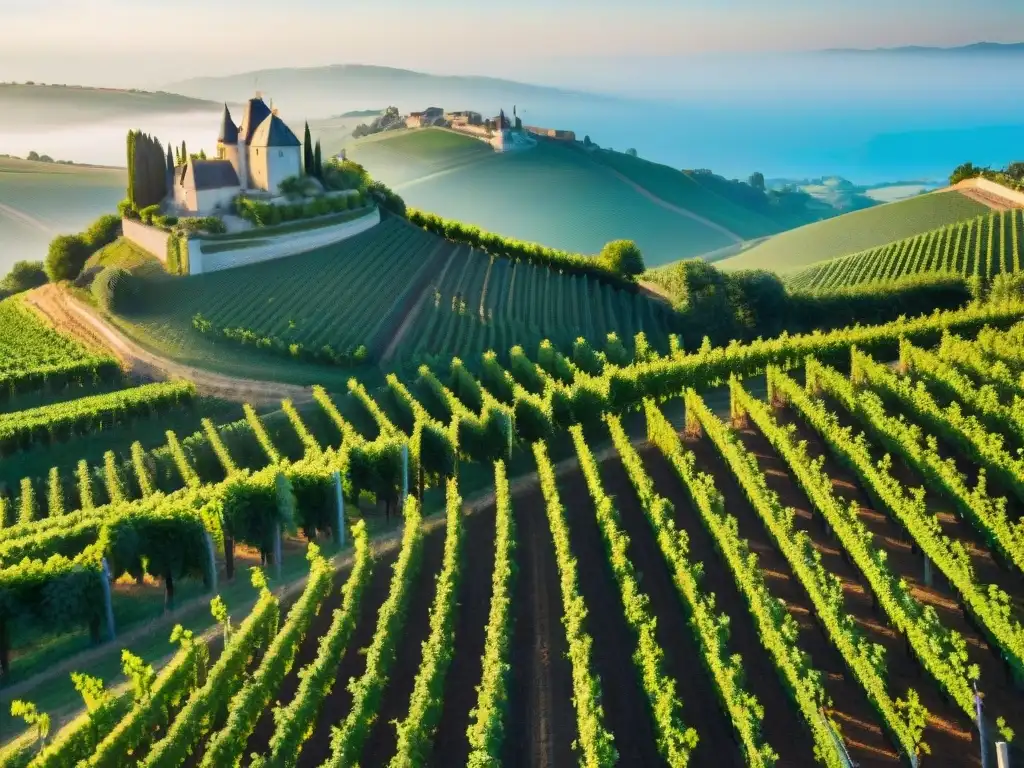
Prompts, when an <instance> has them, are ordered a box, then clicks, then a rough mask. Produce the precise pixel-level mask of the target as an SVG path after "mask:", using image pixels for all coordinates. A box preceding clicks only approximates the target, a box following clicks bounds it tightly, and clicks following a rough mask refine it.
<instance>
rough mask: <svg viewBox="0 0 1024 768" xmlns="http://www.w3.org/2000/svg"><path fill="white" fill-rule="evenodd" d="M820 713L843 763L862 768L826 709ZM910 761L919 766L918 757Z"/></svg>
mask: <svg viewBox="0 0 1024 768" xmlns="http://www.w3.org/2000/svg"><path fill="white" fill-rule="evenodd" d="M818 714H820V715H821V720H822V722H824V723H825V727H826V728H828V733H829V735H830V736H831V737H832V740H833V741H834V742H835V745H836V751H837V752H838V753H839V754H840V756H841V757H842V759H843V764H844V765H845V766H846V768H860V766H859V765H858V764H857V763H855V762H853V758H852V757H850V753H849V752H848V751H847V750H846V744H844V743H843V740H842V738H840V736H839V734H838V733H836V729H835V728H834V727H833V726H832V722H831V721H830V720H829V719H828V717H826V716H825V710H824V709H822V710H821V712H819V713H818ZM910 761H911V764H912V765H913V766H914V768H917V757H916V756H911V758H910Z"/></svg>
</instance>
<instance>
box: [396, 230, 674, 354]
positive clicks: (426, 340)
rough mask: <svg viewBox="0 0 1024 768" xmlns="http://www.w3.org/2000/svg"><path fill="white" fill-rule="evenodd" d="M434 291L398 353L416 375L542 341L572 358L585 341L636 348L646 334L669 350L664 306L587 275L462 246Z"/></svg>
mask: <svg viewBox="0 0 1024 768" xmlns="http://www.w3.org/2000/svg"><path fill="white" fill-rule="evenodd" d="M432 287H433V291H432V292H430V291H428V293H427V294H426V295H425V297H424V301H423V303H422V304H421V305H420V306H419V307H418V311H417V312H416V314H414V315H412V316H411V317H410V318H409V320H408V324H409V330H408V331H407V332H406V333H405V335H404V336H403V337H402V340H401V343H400V344H399V345H398V348H397V350H396V353H397V356H398V358H399V360H401V361H402V362H403V363H406V364H409V365H411V366H412V367H413V368H415V366H417V365H418V364H419V363H420V362H423V361H425V360H426V361H430V362H433V363H435V364H442V365H443V364H444V363H445V362H446V361H447V360H449V359H451V358H452V357H461V358H463V359H465V360H467V361H475V360H479V359H480V356H481V355H482V354H483V353H484V352H486V351H487V350H489V349H493V350H496V351H498V350H507V349H509V348H511V347H512V346H514V345H515V344H523V345H524V346H527V347H528V348H531V349H532V348H534V346H535V345H536V344H538V343H539V342H540V341H541V340H542V339H548V340H550V341H551V342H552V343H554V344H555V345H556V346H557V347H558V348H559V349H561V350H563V351H566V352H567V351H568V350H570V349H572V345H573V343H574V342H575V341H576V339H577V338H580V337H583V338H585V339H587V340H588V341H589V342H591V344H593V345H594V346H602V343H603V341H604V339H606V338H607V336H608V334H609V333H615V334H617V335H618V336H619V338H620V339H623V340H625V341H626V342H630V341H631V340H632V339H633V337H634V336H635V335H636V334H637V333H640V332H641V331H643V332H644V333H645V334H646V336H647V339H648V341H649V342H650V343H651V344H652V345H654V347H655V348H657V349H663V350H667V349H668V334H669V333H670V331H671V329H672V321H673V318H672V313H671V310H670V309H669V308H668V307H667V306H666V305H664V304H663V303H661V302H658V301H652V300H651V299H650V298H649V297H648V296H646V295H645V294H643V293H629V292H627V291H621V290H617V289H614V288H612V287H611V286H608V285H602V284H601V283H599V282H597V281H596V280H594V279H593V278H590V277H587V276H585V275H583V276H576V275H565V274H562V273H560V272H556V271H554V270H552V269H546V268H544V267H539V266H536V265H533V264H528V263H526V262H514V261H511V260H510V259H503V258H492V257H490V256H488V255H487V254H485V253H481V252H479V251H475V250H471V249H470V248H468V247H461V248H458V249H455V250H453V251H452V253H451V256H450V261H449V262H448V263H447V264H446V267H445V269H444V270H443V272H442V274H441V275H440V278H439V279H438V280H437V282H436V283H432ZM502 354H503V353H502Z"/></svg>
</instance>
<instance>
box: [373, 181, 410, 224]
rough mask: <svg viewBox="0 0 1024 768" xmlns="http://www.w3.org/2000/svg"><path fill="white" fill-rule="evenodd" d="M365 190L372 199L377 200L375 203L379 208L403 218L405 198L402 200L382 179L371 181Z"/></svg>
mask: <svg viewBox="0 0 1024 768" xmlns="http://www.w3.org/2000/svg"><path fill="white" fill-rule="evenodd" d="M366 191H367V192H368V193H369V194H370V196H371V197H372V198H373V199H374V200H376V201H377V204H378V205H379V206H380V207H381V208H383V209H384V210H386V211H391V213H393V214H395V215H396V216H401V217H402V218H403V219H404V218H405V214H406V207H405V200H403V199H402V198H401V197H400V196H399V195H398V194H397V193H396V192H394V191H393V190H392V189H391V188H390V187H389V186H388V185H387V184H385V183H384V182H382V181H372V182H370V184H369V185H368V186H367V187H366Z"/></svg>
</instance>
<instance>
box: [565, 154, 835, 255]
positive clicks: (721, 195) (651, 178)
mask: <svg viewBox="0 0 1024 768" xmlns="http://www.w3.org/2000/svg"><path fill="white" fill-rule="evenodd" d="M580 151H586V150H583V149H582V148H581V149H580ZM589 156H590V157H591V159H593V160H594V161H595V162H598V163H601V164H603V165H606V166H608V167H609V168H610V169H612V170H613V171H615V172H616V173H620V174H622V175H623V176H625V177H626V178H627V179H629V180H630V181H632V182H634V183H636V184H639V185H640V186H641V187H643V188H644V189H646V190H647V191H648V192H650V193H652V194H654V195H656V196H657V197H659V198H661V199H662V200H665V201H666V202H668V203H671V204H672V205H677V206H679V207H680V208H685V209H687V210H689V211H692V212H693V213H695V214H698V215H700V216H705V217H707V218H708V219H710V220H711V221H713V222H715V223H716V224H721V225H722V226H724V227H726V228H728V229H729V230H731V231H732V232H735V233H736V234H737V235H739V236H740V237H742V238H744V239H746V240H752V239H756V238H759V237H764V236H766V235H772V234H775V233H776V232H780V231H782V230H786V229H792V228H793V227H799V226H802V225H803V224H807V223H808V222H810V221H817V220H818V219H820V218H822V217H824V216H827V215H832V214H834V213H835V211H834V210H832V209H829V208H827V206H823V205H815V206H814V207H813V208H812V209H811V210H801V211H792V210H786V209H784V208H782V207H781V206H779V205H774V204H772V203H771V202H770V201H769V199H768V198H767V197H764V198H761V199H758V197H757V196H756V195H754V194H750V195H749V196H748V197H747V199H745V200H738V199H730V198H729V197H727V196H726V195H727V194H728V192H727V187H728V186H731V185H729V183H728V182H726V181H725V180H724V179H721V177H715V176H714V175H712V174H707V173H693V172H690V173H683V172H681V171H678V170H676V169H675V168H671V167H669V166H667V165H662V164H661V163H654V162H651V161H650V160H644V159H643V158H639V157H633V156H631V155H627V154H625V153H623V152H614V151H611V150H606V149H595V150H593V151H591V152H589ZM722 182H725V183H722ZM750 192H753V190H750Z"/></svg>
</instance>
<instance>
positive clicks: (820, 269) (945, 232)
mask: <svg viewBox="0 0 1024 768" xmlns="http://www.w3.org/2000/svg"><path fill="white" fill-rule="evenodd" d="M1022 217H1024V211H1022V210H1021V209H1019V208H1015V209H1010V210H1005V211H990V212H989V213H987V214H983V215H981V216H978V217H976V218H974V219H968V220H967V221H959V222H956V223H954V224H947V225H946V226H945V227H941V228H939V229H933V230H931V231H930V232H925V233H923V234H920V235H915V236H914V237H908V238H904V239H902V240H897V241H895V242H892V243H887V244H886V245H883V246H879V247H878V248H872V249H870V250H866V251H861V252H860V253H854V254H851V255H850V256H843V257H840V258H838V259H831V260H829V261H826V262H823V263H821V264H816V265H813V266H811V267H808V268H807V269H805V270H802V271H800V272H797V273H796V274H795V275H792V276H791V277H790V278H789V279H788V280H787V283H788V284H789V285H790V286H791V287H792V288H797V289H800V290H809V291H832V290H835V289H837V288H848V287H850V286H854V285H860V284H862V283H871V282H877V281H883V280H894V279H898V278H902V277H908V276H912V275H922V274H929V273H930V274H952V275H960V276H963V277H973V276H978V277H980V278H983V279H984V280H990V279H991V278H993V277H995V276H996V275H998V274H1000V273H1003V272H1018V271H1020V268H1021V257H1022V253H1021V239H1022V232H1024V218H1022Z"/></svg>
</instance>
